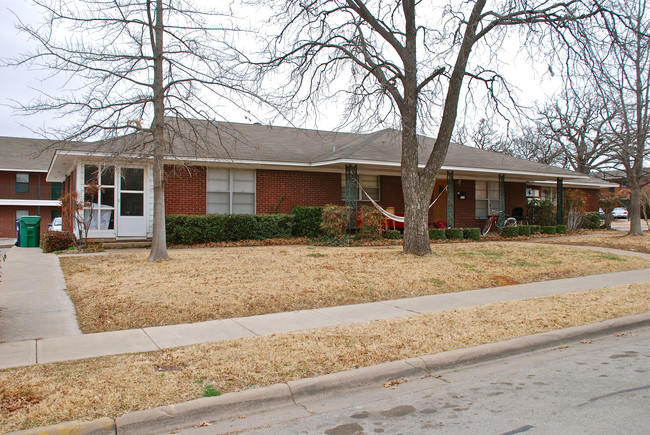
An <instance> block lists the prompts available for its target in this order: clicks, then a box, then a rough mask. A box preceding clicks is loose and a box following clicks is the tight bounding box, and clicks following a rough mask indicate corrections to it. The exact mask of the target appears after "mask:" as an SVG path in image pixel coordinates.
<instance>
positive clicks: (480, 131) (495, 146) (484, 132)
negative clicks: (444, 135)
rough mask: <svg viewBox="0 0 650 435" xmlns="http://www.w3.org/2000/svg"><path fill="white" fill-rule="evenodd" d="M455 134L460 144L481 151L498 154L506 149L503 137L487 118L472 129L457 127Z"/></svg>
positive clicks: (482, 119) (464, 126) (480, 120)
mask: <svg viewBox="0 0 650 435" xmlns="http://www.w3.org/2000/svg"><path fill="white" fill-rule="evenodd" d="M455 134H456V136H457V140H458V141H459V142H460V143H461V144H463V145H467V146H472V147H474V148H478V149H481V150H486V151H496V152H499V151H503V150H504V148H505V147H506V144H505V143H504V138H503V135H502V134H501V133H500V132H499V131H498V129H497V127H496V126H495V125H494V123H493V122H492V121H491V120H489V119H487V118H481V119H479V121H478V124H477V125H475V126H474V127H473V128H472V127H471V126H470V127H467V126H466V125H463V126H461V127H458V128H457V129H456V133H455Z"/></svg>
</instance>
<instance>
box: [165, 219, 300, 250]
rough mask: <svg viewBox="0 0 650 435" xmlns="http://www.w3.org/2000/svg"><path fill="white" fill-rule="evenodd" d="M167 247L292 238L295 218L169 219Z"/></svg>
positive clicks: (167, 221)
mask: <svg viewBox="0 0 650 435" xmlns="http://www.w3.org/2000/svg"><path fill="white" fill-rule="evenodd" d="M165 227H166V230H167V243H170V244H182V245H192V244H196V243H209V242H225V241H239V240H261V239H271V238H276V237H290V236H291V228H292V217H291V215H286V214H273V215H246V214H233V215H228V214H209V215H167V216H166V217H165Z"/></svg>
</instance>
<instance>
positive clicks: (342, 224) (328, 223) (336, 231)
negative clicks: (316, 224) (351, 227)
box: [320, 204, 347, 237]
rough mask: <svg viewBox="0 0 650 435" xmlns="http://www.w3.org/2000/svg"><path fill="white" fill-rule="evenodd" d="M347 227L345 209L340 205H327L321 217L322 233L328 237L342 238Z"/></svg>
mask: <svg viewBox="0 0 650 435" xmlns="http://www.w3.org/2000/svg"><path fill="white" fill-rule="evenodd" d="M346 227H347V216H346V211H345V207H341V206H340V205H334V204H327V205H326V206H325V207H323V213H322V215H321V223H320V231H321V233H322V234H324V235H325V236H328V237H342V236H343V234H345V228H346Z"/></svg>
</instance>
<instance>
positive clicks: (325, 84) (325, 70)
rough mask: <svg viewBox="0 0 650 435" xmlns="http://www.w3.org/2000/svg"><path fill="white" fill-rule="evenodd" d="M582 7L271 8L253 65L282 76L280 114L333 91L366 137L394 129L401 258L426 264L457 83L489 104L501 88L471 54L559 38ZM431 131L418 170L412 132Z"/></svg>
mask: <svg viewBox="0 0 650 435" xmlns="http://www.w3.org/2000/svg"><path fill="white" fill-rule="evenodd" d="M586 1H589V0H584V1H583V0H569V1H568V2H557V3H556V2H554V1H552V2H549V1H545V0H540V1H534V0H516V1H515V0H503V1H500V2H498V4H496V5H495V7H494V8H493V9H487V8H486V3H487V0H472V1H466V2H460V1H459V2H452V3H450V4H448V5H445V6H444V7H440V8H439V9H436V5H434V4H433V2H417V1H415V0H394V1H385V0H376V1H363V0H311V1H302V0H290V1H276V2H272V3H271V4H272V5H274V6H275V11H277V13H276V14H275V16H274V17H273V20H272V22H273V23H280V24H279V25H280V27H281V30H280V31H279V32H278V34H276V35H273V36H272V37H271V38H270V42H269V44H268V47H267V49H266V52H265V53H266V55H267V57H266V60H265V61H261V62H259V65H261V66H262V67H263V68H264V69H265V71H267V72H268V71H274V70H276V69H279V70H281V71H283V72H286V71H288V72H289V74H290V77H291V80H292V81H291V83H290V85H291V86H290V87H289V88H285V89H284V90H285V91H286V92H285V93H284V95H283V96H285V97H286V96H288V97H290V101H291V102H292V106H291V107H289V109H295V108H296V107H297V106H299V105H300V104H301V103H310V102H311V103H312V104H313V102H314V101H315V100H317V99H318V98H319V97H322V96H323V95H325V96H327V95H332V94H335V95H338V94H336V91H332V89H334V88H336V87H337V85H341V84H342V86H339V89H341V88H342V89H344V90H345V91H344V92H347V94H346V95H347V97H348V98H347V102H348V106H347V116H348V119H350V118H354V119H358V120H362V121H361V123H363V124H365V126H366V127H367V126H368V125H369V124H374V125H375V126H376V125H377V124H384V125H385V124H390V123H391V122H395V124H396V125H395V126H397V127H398V129H399V130H400V134H401V179H402V191H403V195H404V206H405V232H404V252H406V253H412V254H416V255H429V254H430V253H431V247H430V244H429V238H428V229H427V211H428V206H429V202H430V200H431V196H432V192H433V187H434V183H435V179H436V175H437V174H438V172H439V170H440V167H441V165H442V163H443V161H444V159H445V156H446V154H447V149H448V147H449V142H450V140H451V137H452V133H453V130H454V125H455V123H456V116H457V108H458V104H459V99H460V95H461V92H462V89H463V81H464V80H465V78H466V77H469V78H470V79H471V80H475V81H477V82H479V83H482V84H484V85H485V89H486V92H487V94H488V95H489V96H491V97H496V95H497V93H498V89H499V87H501V86H503V85H504V82H503V80H502V78H501V76H500V75H499V74H498V73H497V72H495V71H494V70H493V69H492V68H491V67H490V64H489V62H487V61H486V63H485V64H484V65H480V64H479V63H478V62H470V57H471V56H470V55H471V53H472V51H477V52H479V53H480V54H483V55H484V56H486V57H492V58H495V56H493V55H494V51H496V49H497V46H498V44H499V42H500V40H501V38H503V31H504V29H505V28H506V27H509V26H525V28H535V29H536V30H542V29H546V28H547V27H546V25H550V26H551V27H554V28H557V29H559V28H560V27H562V26H563V25H564V23H566V22H567V21H572V20H577V19H580V18H584V17H587V16H590V15H592V14H594V13H596V12H597V11H598V8H597V7H595V5H591V4H586ZM268 3H269V2H264V4H268ZM258 4H261V3H259V2H258ZM439 17H442V18H440V21H439V22H438V23H434V21H438V19H439ZM418 20H420V21H419V22H418ZM542 33H543V32H542ZM478 59H480V56H479V57H477V60H478ZM342 77H344V79H342ZM341 82H344V83H341ZM276 89H278V90H281V88H280V86H277V85H276ZM390 126H393V125H390ZM434 128H435V130H436V131H435V134H434V135H435V137H436V141H435V143H434V146H433V149H432V150H431V151H430V152H429V151H427V155H425V156H426V159H425V160H426V163H425V164H424V167H420V156H419V153H420V151H421V147H420V146H419V145H420V143H419V139H418V132H422V131H427V132H428V131H432V130H433V129H434Z"/></svg>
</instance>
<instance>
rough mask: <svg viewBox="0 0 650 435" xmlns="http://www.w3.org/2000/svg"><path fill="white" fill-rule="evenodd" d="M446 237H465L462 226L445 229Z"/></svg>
mask: <svg viewBox="0 0 650 435" xmlns="http://www.w3.org/2000/svg"><path fill="white" fill-rule="evenodd" d="M445 237H447V238H448V239H460V240H462V239H463V229H462V228H447V229H446V230H445Z"/></svg>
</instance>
